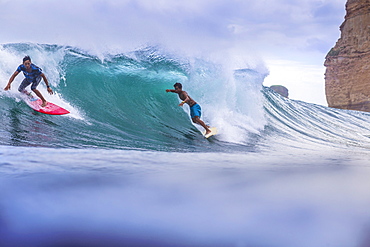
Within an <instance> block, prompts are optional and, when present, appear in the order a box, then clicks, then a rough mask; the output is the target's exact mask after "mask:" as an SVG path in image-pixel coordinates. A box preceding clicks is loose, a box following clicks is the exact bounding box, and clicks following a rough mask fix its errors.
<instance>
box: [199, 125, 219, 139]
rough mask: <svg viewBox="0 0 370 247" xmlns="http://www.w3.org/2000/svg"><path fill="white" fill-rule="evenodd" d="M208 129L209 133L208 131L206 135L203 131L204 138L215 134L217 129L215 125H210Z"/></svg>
mask: <svg viewBox="0 0 370 247" xmlns="http://www.w3.org/2000/svg"><path fill="white" fill-rule="evenodd" d="M209 129H210V130H211V133H209V134H208V135H206V131H203V136H204V137H205V138H209V137H211V136H213V135H216V134H217V133H218V131H217V128H216V127H210V128H209Z"/></svg>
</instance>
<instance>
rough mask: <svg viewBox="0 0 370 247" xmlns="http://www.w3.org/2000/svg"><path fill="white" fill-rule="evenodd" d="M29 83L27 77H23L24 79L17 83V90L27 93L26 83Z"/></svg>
mask: <svg viewBox="0 0 370 247" xmlns="http://www.w3.org/2000/svg"><path fill="white" fill-rule="evenodd" d="M30 84H31V82H29V81H27V79H26V78H25V79H24V80H23V81H22V83H21V85H19V87H18V91H19V92H21V93H27V91H26V87H27V86H28V85H30Z"/></svg>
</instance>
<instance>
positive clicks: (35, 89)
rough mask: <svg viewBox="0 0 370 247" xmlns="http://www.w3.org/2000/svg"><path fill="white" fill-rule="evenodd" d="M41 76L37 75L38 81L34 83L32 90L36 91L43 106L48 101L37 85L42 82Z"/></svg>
mask: <svg viewBox="0 0 370 247" xmlns="http://www.w3.org/2000/svg"><path fill="white" fill-rule="evenodd" d="M40 81H41V76H38V77H36V81H34V82H33V83H32V86H31V90H32V91H34V92H35V94H36V95H37V96H38V97H39V98H40V99H41V100H42V105H41V106H42V107H44V106H46V104H47V101H46V100H45V98H44V96H42V94H41V93H40V91H39V90H37V86H38V85H39V84H40Z"/></svg>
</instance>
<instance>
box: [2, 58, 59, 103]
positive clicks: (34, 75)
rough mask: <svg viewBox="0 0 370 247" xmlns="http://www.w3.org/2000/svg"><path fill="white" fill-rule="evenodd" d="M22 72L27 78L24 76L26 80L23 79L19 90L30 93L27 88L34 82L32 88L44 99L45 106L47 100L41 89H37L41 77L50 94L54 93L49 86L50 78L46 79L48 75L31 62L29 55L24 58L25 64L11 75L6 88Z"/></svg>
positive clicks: (8, 87)
mask: <svg viewBox="0 0 370 247" xmlns="http://www.w3.org/2000/svg"><path fill="white" fill-rule="evenodd" d="M20 72H23V74H24V76H25V77H26V78H24V80H23V81H22V83H21V85H20V86H19V88H18V91H19V92H21V93H25V94H28V95H30V93H28V92H27V90H26V89H25V88H26V87H27V86H29V85H30V84H32V85H31V90H32V91H33V92H35V94H36V95H37V96H38V97H39V98H40V99H41V100H42V105H41V107H45V106H46V105H47V101H46V100H45V98H44V97H43V96H42V94H41V93H40V91H39V90H37V89H36V88H37V86H38V85H39V83H40V81H41V78H42V79H44V82H45V84H46V87H47V90H48V92H49V94H53V90H52V89H51V88H50V86H49V82H48V79H46V76H45V75H44V73H42V69H41V68H39V67H37V66H36V65H34V64H33V63H31V58H30V57H29V56H25V57H24V58H23V64H21V65H19V66H18V68H17V70H16V71H15V72H14V73H13V75H12V76H11V77H10V79H9V82H8V85H6V87H5V88H4V90H5V91H7V90H9V89H10V85H11V84H12V82H13V81H14V79H15V77H16V76H17V75H18V74H19V73H20Z"/></svg>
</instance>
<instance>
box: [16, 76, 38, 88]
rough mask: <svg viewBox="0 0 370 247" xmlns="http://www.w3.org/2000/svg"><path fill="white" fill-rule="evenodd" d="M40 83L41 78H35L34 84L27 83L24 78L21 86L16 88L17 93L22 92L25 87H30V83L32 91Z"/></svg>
mask: <svg viewBox="0 0 370 247" xmlns="http://www.w3.org/2000/svg"><path fill="white" fill-rule="evenodd" d="M40 81H41V76H38V77H36V80H35V81H34V82H29V81H28V80H27V79H26V78H24V80H23V81H22V83H21V85H19V87H18V91H19V92H23V91H24V89H26V87H28V85H30V84H31V83H32V85H31V90H34V89H36V87H37V86H38V85H39V84H40Z"/></svg>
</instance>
